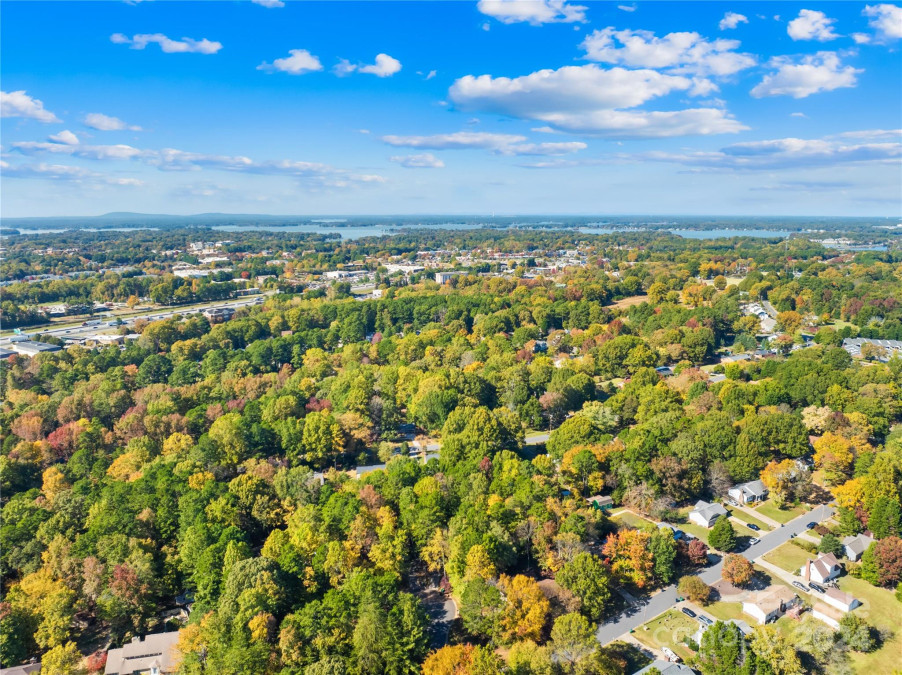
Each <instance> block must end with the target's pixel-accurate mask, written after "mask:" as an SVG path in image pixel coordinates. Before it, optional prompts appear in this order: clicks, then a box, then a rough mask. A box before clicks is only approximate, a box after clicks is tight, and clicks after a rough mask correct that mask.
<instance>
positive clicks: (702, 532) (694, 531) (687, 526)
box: [677, 523, 711, 544]
mask: <svg viewBox="0 0 902 675" xmlns="http://www.w3.org/2000/svg"><path fill="white" fill-rule="evenodd" d="M677 527H678V528H680V529H681V530H682V531H683V532H685V533H687V534H691V535H692V536H693V537H696V538H697V539H701V540H702V541H703V542H705V543H706V544H707V543H708V533H709V532H710V531H711V530H709V529H708V528H707V527H702V526H701V525H696V524H695V523H680V524H678V525H677Z"/></svg>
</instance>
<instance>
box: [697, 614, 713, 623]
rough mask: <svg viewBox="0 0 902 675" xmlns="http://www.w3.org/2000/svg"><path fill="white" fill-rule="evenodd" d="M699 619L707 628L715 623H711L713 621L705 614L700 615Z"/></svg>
mask: <svg viewBox="0 0 902 675" xmlns="http://www.w3.org/2000/svg"><path fill="white" fill-rule="evenodd" d="M697 618H698V620H699V623H703V624H705V625H706V626H710V625H711V624H713V623H714V622H713V621H711V619H709V618H708V617H706V616H705V615H704V614H699V615H698V617H697Z"/></svg>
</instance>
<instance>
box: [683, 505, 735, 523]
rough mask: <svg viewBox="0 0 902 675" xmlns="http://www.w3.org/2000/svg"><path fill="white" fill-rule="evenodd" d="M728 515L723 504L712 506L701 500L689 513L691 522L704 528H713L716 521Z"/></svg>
mask: <svg viewBox="0 0 902 675" xmlns="http://www.w3.org/2000/svg"><path fill="white" fill-rule="evenodd" d="M726 515H727V510H726V509H725V508H724V507H723V506H722V505H721V504H710V503H708V502H706V501H703V500H701V499H700V500H699V501H698V502H696V504H695V508H694V509H692V510H691V511H690V512H689V520H690V521H691V522H693V523H695V524H696V525H701V526H702V527H711V526H712V525H714V521H715V520H717V519H718V518H720V517H721V516H726Z"/></svg>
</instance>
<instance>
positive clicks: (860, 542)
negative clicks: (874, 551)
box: [842, 534, 874, 562]
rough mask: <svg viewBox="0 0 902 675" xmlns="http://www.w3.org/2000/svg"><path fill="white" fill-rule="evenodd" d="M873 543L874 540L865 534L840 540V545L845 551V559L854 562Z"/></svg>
mask: <svg viewBox="0 0 902 675" xmlns="http://www.w3.org/2000/svg"><path fill="white" fill-rule="evenodd" d="M873 543H874V540H873V539H872V538H871V537H869V536H868V535H866V534H856V535H855V536H854V537H846V538H845V539H843V540H842V544H843V546H844V547H845V549H846V557H847V558H848V559H849V560H851V561H852V562H855V561H856V560H858V559H859V558H860V557H861V554H862V553H864V552H865V551H867V550H868V547H869V546H870V545H871V544H873Z"/></svg>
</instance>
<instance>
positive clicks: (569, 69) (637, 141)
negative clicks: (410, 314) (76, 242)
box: [0, 0, 902, 217]
mask: <svg viewBox="0 0 902 675" xmlns="http://www.w3.org/2000/svg"><path fill="white" fill-rule="evenodd" d="M0 10H2V15H3V22H2V26H0V38H2V42H0V50H2V51H0V57H2V60H0V76H2V79H0V82H2V91H3V98H2V117H3V119H2V160H0V161H2V162H3V163H2V164H0V189H2V215H3V216H5V217H14V216H32V215H34V216H38V215H93V214H100V213H105V212H108V211H141V212H153V213H184V214H187V213H200V212H210V211H222V212H232V213H274V214H368V213H373V214H377V213H378V214H406V213H466V214H476V213H490V212H496V213H499V214H501V213H522V214H529V213H560V214H630V213H637V214H638V213H643V214H652V213H655V214H720V215H886V216H894V217H895V216H899V215H900V214H902V187H900V186H902V169H900V166H902V165H900V159H902V143H900V131H899V127H900V119H902V59H900V51H899V48H900V41H902V8H900V7H899V6H898V5H896V4H891V3H875V4H866V3H851V2H849V3H846V2H821V3H817V2H812V3H808V2H802V3H781V2H754V3H751V2H723V3H722V2H695V3H690V2H675V1H674V2H605V3H595V2H564V1H563V0H481V1H479V2H477V1H474V2H465V1H448V2H431V3H419V2H397V3H392V2H378V3H377V2H372V3H358V2H331V3H318V2H306V1H303V2H302V1H294V2H293V1H292V0H285V1H284V2H279V0H258V1H256V2H250V1H244V2H237V1H236V2H216V1H210V2H160V1H153V2H137V3H126V2H84V3H80V2H8V1H3V2H2V3H0Z"/></svg>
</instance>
